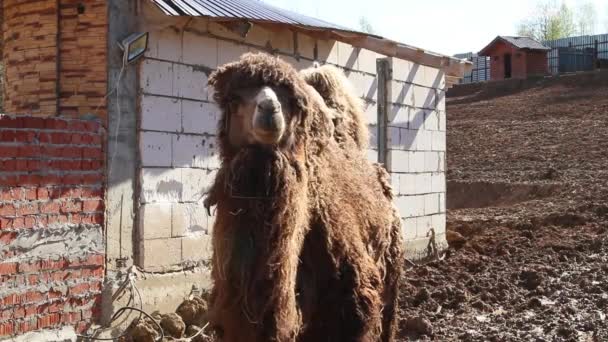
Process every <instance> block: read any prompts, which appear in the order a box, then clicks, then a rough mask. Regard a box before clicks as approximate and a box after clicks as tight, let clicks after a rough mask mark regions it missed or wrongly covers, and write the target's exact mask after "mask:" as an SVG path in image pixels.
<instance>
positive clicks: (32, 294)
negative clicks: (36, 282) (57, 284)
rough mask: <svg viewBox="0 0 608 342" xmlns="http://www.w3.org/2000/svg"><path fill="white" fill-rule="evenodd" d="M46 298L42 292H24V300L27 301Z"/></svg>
mask: <svg viewBox="0 0 608 342" xmlns="http://www.w3.org/2000/svg"><path fill="white" fill-rule="evenodd" d="M44 299H46V296H45V295H44V293H42V292H38V291H30V292H28V293H26V294H25V300H26V301H27V303H36V302H40V301H42V300H44Z"/></svg>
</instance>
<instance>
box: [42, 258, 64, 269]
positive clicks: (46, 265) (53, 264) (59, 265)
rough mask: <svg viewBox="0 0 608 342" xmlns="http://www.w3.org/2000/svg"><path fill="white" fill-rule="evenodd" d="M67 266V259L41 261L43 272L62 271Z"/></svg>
mask: <svg viewBox="0 0 608 342" xmlns="http://www.w3.org/2000/svg"><path fill="white" fill-rule="evenodd" d="M67 265H68V262H67V261H66V260H65V259H59V260H42V261H40V269H41V270H60V269H63V268H65V267H67Z"/></svg>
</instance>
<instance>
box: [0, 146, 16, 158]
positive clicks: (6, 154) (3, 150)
mask: <svg viewBox="0 0 608 342" xmlns="http://www.w3.org/2000/svg"><path fill="white" fill-rule="evenodd" d="M18 155H19V146H6V145H0V158H15V157H17V156H18Z"/></svg>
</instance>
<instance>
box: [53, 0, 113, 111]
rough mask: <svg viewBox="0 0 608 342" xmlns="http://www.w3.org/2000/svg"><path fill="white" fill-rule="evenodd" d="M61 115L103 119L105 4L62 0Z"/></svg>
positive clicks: (102, 1) (105, 90) (99, 1)
mask: <svg viewBox="0 0 608 342" xmlns="http://www.w3.org/2000/svg"><path fill="white" fill-rule="evenodd" d="M59 13H60V17H59V19H60V45H59V48H60V56H61V60H60V63H59V65H60V70H59V71H60V74H59V75H60V76H59V77H60V84H59V86H60V100H59V111H60V113H61V115H70V116H73V117H78V116H80V115H83V114H86V113H92V112H95V113H96V114H98V115H100V116H102V117H103V116H105V110H106V108H105V107H106V103H105V99H104V96H105V94H106V92H107V89H108V86H107V63H106V59H107V48H108V47H107V44H106V41H107V14H108V8H107V4H106V0H89V1H81V0H61V6H60V12H59Z"/></svg>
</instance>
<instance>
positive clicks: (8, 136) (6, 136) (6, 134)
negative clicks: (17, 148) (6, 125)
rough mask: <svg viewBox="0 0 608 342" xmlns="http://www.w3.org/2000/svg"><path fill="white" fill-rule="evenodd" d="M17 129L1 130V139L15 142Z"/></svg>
mask: <svg viewBox="0 0 608 342" xmlns="http://www.w3.org/2000/svg"><path fill="white" fill-rule="evenodd" d="M15 133H16V132H15V131H0V141H2V142H14V141H15Z"/></svg>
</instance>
